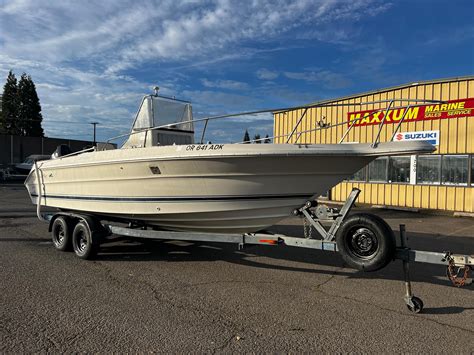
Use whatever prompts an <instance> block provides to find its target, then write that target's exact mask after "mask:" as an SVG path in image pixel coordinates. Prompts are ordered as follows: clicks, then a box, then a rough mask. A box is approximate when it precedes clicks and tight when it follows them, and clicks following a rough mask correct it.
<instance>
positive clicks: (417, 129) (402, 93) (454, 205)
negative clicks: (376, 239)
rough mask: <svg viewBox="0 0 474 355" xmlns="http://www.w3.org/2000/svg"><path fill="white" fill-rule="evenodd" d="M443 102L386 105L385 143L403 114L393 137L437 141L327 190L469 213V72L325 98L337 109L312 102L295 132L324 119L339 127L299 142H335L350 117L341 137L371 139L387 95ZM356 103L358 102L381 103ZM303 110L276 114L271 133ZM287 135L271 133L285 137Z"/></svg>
mask: <svg viewBox="0 0 474 355" xmlns="http://www.w3.org/2000/svg"><path fill="white" fill-rule="evenodd" d="M397 98H404V99H412V100H415V99H418V100H420V99H424V100H442V101H445V102H446V103H443V104H428V105H414V104H413V106H412V107H410V108H409V109H408V110H406V113H405V109H401V108H400V109H396V107H395V106H396V105H398V106H399V105H400V104H399V103H394V104H393V105H392V106H391V107H393V108H394V109H392V110H389V111H388V115H387V119H386V122H385V124H384V125H383V128H382V130H381V135H380V140H381V141H382V142H383V141H390V140H391V139H392V135H393V132H394V130H395V128H396V127H397V125H398V123H399V121H400V118H401V117H402V116H403V114H405V118H404V121H403V123H401V125H400V129H399V131H398V132H399V133H397V134H396V135H395V137H394V140H413V139H423V140H428V141H430V142H431V143H432V144H435V145H436V147H437V150H436V151H435V152H434V153H432V154H429V155H418V156H411V157H410V156H409V157H390V158H388V157H382V158H379V159H377V160H375V161H374V162H372V163H371V164H369V165H368V166H366V167H365V168H363V169H362V170H360V171H359V172H357V173H356V174H354V175H353V176H351V177H348V178H347V180H346V181H344V182H342V183H341V184H339V185H337V186H335V187H334V188H333V189H332V190H331V191H330V192H329V198H330V199H331V200H334V201H344V200H345V199H346V197H347V196H348V194H349V193H350V191H351V189H352V188H354V187H358V188H359V189H361V190H362V192H361V194H360V196H359V199H358V201H359V202H362V203H367V204H372V205H386V206H397V207H409V208H421V209H434V210H446V211H460V212H474V76H467V77H459V78H451V79H441V80H431V81H425V82H416V83H412V84H406V85H400V86H396V87H390V88H386V89H381V90H377V91H372V92H367V93H362V94H356V95H351V96H347V97H342V98H337V99H333V100H326V101H321V102H318V103H324V104H344V106H337V107H319V108H311V109H309V110H308V111H307V113H306V117H305V119H303V120H302V121H301V123H300V125H299V127H298V128H297V130H296V132H295V134H294V135H293V136H292V138H291V140H290V142H292V143H295V142H296V139H298V132H304V131H306V130H311V129H313V128H314V127H318V126H319V127H321V126H324V125H328V126H332V125H334V124H337V123H339V125H338V126H334V127H329V128H326V129H321V130H318V131H314V130H313V131H310V132H306V133H302V134H301V136H300V137H299V139H298V143H323V144H324V143H338V142H339V141H340V139H341V138H342V137H343V135H344V132H345V131H346V130H347V129H348V127H349V122H352V121H355V123H354V125H353V127H352V128H351V130H350V131H349V134H348V135H347V137H346V138H345V139H344V141H345V142H360V143H371V142H372V141H373V140H374V139H375V137H376V135H377V131H378V128H379V124H380V122H381V120H382V119H383V117H384V115H385V113H386V112H385V111H381V112H378V113H375V114H371V113H372V112H373V111H374V110H376V109H385V108H387V107H388V106H389V105H390V104H389V102H390V100H392V99H397ZM384 100H387V101H385V102H382V103H378V104H365V105H359V104H358V103H363V102H374V101H384ZM302 114H303V110H301V109H298V110H293V111H288V112H279V113H275V115H274V118H275V124H274V135H275V136H280V135H284V134H289V133H291V130H292V127H293V126H294V125H295V124H296V122H297V121H298V120H299V118H300V117H301V115H302ZM285 141H286V137H280V138H276V140H275V142H276V143H285Z"/></svg>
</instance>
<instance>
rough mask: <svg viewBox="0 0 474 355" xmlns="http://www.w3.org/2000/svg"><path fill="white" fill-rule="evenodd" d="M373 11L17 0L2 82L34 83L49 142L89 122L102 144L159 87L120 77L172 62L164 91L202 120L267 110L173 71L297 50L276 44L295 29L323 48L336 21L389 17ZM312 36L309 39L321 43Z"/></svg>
mask: <svg viewBox="0 0 474 355" xmlns="http://www.w3.org/2000/svg"><path fill="white" fill-rule="evenodd" d="M377 3H378V2H377V0H353V1H352V2H351V3H348V2H347V1H345V0H298V1H290V0H275V1H271V0H255V1H249V2H237V1H231V0H203V1H181V2H179V1H175V0H160V1H158V0H156V1H140V2H137V1H135V0H102V1H100V2H94V4H93V6H91V5H87V4H85V3H83V2H81V1H72V0H64V1H46V0H44V1H40V0H11V1H8V2H7V3H6V4H2V7H0V46H1V53H0V77H2V78H5V77H6V74H7V72H8V70H10V69H13V70H14V71H15V72H16V74H18V75H19V74H21V73H22V72H24V71H25V72H27V73H28V74H31V75H32V77H33V80H34V81H35V83H36V84H37V87H38V92H39V96H40V99H41V102H42V105H43V116H44V123H45V127H46V128H47V129H46V133H47V134H49V135H68V134H72V132H74V134H76V133H77V134H80V133H81V132H82V131H84V132H86V131H88V130H89V127H88V126H87V122H89V121H88V120H98V119H101V120H102V123H103V126H102V128H99V135H101V134H102V135H103V137H105V136H106V135H107V133H111V129H109V128H107V127H112V126H114V125H115V126H117V127H125V126H128V123H129V122H130V121H131V119H132V117H133V115H134V113H135V110H136V107H137V104H138V102H139V100H140V96H141V95H142V94H143V93H148V92H150V91H151V88H152V87H153V86H154V84H155V83H152V82H146V81H143V80H138V79H135V78H134V77H131V76H130V75H132V74H129V72H128V73H127V74H128V75H123V74H122V73H124V71H125V70H126V69H136V70H138V71H141V73H142V74H143V73H147V74H150V73H152V70H155V69H156V68H160V66H161V65H168V66H169V64H170V63H172V64H173V66H174V68H172V69H174V70H172V72H171V73H169V74H168V75H164V74H163V71H162V72H160V74H158V75H159V77H160V79H159V81H160V82H159V83H157V84H158V85H160V87H161V88H162V89H161V91H160V92H162V93H163V94H165V95H171V96H174V95H176V96H183V95H184V96H185V97H186V96H187V98H191V99H197V100H198V101H199V102H200V105H198V106H197V108H198V112H199V111H202V112H203V113H209V112H211V111H216V112H217V111H218V112H223V111H225V112H228V111H231V110H238V109H245V108H246V107H254V106H255V105H258V104H261V103H262V100H261V99H258V98H256V96H258V95H253V94H252V93H250V94H249V95H245V94H243V93H242V94H241V93H239V94H231V93H223V92H218V91H217V89H224V90H241V91H242V90H248V91H251V90H250V88H249V85H247V84H246V83H244V82H240V81H233V80H214V79H211V78H210V77H209V76H208V77H207V79H203V81H202V84H203V85H204V86H206V87H208V88H211V89H216V91H211V90H205V91H201V92H197V91H196V90H194V89H192V87H190V86H187V85H186V84H182V83H183V81H184V80H185V79H187V78H183V77H182V75H183V74H182V71H181V72H180V71H179V70H178V69H177V68H178V67H179V66H182V67H183V68H185V67H191V66H202V67H208V68H212V67H213V66H214V65H215V64H216V63H218V62H221V61H231V60H232V61H237V60H238V59H239V58H249V57H252V56H255V55H259V54H262V53H265V52H268V51H276V50H280V49H281V48H282V45H281V43H284V45H286V43H291V44H293V43H292V42H291V40H288V41H286V42H284V41H283V42H282V41H275V39H279V38H280V37H279V36H285V35H288V36H290V37H291V39H292V38H293V35H294V33H293V32H294V30H295V29H307V28H312V29H314V30H315V31H316V32H314V33H317V39H318V40H320V41H328V42H331V40H332V38H333V37H334V36H333V35H334V33H331V31H328V28H333V27H334V26H335V25H334V22H335V21H336V20H337V21H347V22H351V21H353V19H355V18H361V17H362V16H364V15H368V16H371V15H372V14H373V13H375V12H377V13H378V12H380V11H384V8H383V6H382V5H377V6H375V5H374V4H377ZM308 33H309V35H308V34H307V36H309V38H311V37H312V36H313V37H314V36H316V35H312V34H311V32H308ZM345 35H346V34H345V33H343V32H341V34H339V35H338V38H340V39H341V40H343V38H344V37H345ZM272 41H273V42H272ZM249 43H254V44H255V43H257V44H262V45H249ZM272 47H273V48H272ZM163 70H166V68H165V69H163ZM277 75H278V73H276V72H272V71H270V70H268V69H265V68H263V69H261V70H260V71H258V72H257V76H258V77H259V78H260V79H263V80H272V79H275V78H276V77H277ZM290 75H292V74H290ZM318 75H319V79H318V80H320V81H322V82H323V83H325V85H334V83H336V85H337V83H339V85H340V84H341V82H343V78H340V77H337V74H335V73H330V72H328V73H324V72H320V73H318ZM156 77H157V75H155V76H154V78H156ZM331 83H333V84H331ZM217 101H219V104H217V103H216V102H217ZM204 103H209V104H208V105H206V106H204ZM48 120H50V121H51V122H53V121H54V122H58V121H65V122H67V121H69V122H72V121H74V122H75V123H77V122H85V124H84V125H83V126H81V125H79V124H77V127H75V128H74V129H71V128H70V127H69V126H67V125H59V124H48ZM71 124H72V123H71ZM108 129H109V130H110V132H109V131H108ZM115 133H116V132H114V134H115Z"/></svg>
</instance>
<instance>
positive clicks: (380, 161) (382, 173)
mask: <svg viewBox="0 0 474 355" xmlns="http://www.w3.org/2000/svg"><path fill="white" fill-rule="evenodd" d="M387 163H388V158H387V157H381V158H377V159H375V160H374V161H373V162H372V163H370V164H369V181H370V182H387Z"/></svg>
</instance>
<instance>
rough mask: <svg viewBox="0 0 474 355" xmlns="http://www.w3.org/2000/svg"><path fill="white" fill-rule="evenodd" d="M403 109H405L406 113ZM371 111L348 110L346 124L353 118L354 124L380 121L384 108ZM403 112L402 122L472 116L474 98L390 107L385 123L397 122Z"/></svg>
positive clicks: (383, 114) (371, 123)
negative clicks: (396, 107) (406, 106)
mask: <svg viewBox="0 0 474 355" xmlns="http://www.w3.org/2000/svg"><path fill="white" fill-rule="evenodd" d="M405 110H407V112H406V114H405ZM373 111H374V110H366V111H357V112H348V113H347V119H348V123H347V124H348V125H350V124H351V123H352V121H353V120H357V121H356V122H355V123H354V126H370V125H376V124H379V123H380V122H382V119H383V118H384V116H385V111H386V110H382V111H378V112H375V113H372V112H373ZM371 113H372V114H371ZM403 114H405V118H404V120H403V122H416V121H424V120H435V119H443V118H457V117H467V116H474V98H468V99H462V100H452V101H447V102H446V103H442V104H427V105H417V106H412V107H410V108H408V109H407V108H405V107H404V108H398V109H390V110H389V111H388V115H387V118H386V119H385V123H397V122H399V121H400V120H401V119H402V117H403Z"/></svg>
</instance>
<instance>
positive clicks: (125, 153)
mask: <svg viewBox="0 0 474 355" xmlns="http://www.w3.org/2000/svg"><path fill="white" fill-rule="evenodd" d="M208 120H209V119H207V121H206V125H207V122H208ZM128 137H129V138H128V140H127V141H126V142H125V144H124V145H123V146H122V148H121V149H115V150H105V151H97V150H94V151H86V152H82V153H81V154H73V155H66V156H62V157H58V158H56V159H52V160H49V161H42V162H37V164H36V166H35V167H34V168H33V169H32V171H31V172H30V175H29V176H28V178H27V179H26V181H25V185H26V187H27V189H28V192H29V194H30V196H31V199H32V202H33V203H34V204H38V203H39V204H40V205H41V206H47V207H55V208H58V209H60V210H64V211H76V212H81V213H86V214H92V215H94V216H96V217H99V218H100V219H103V220H122V221H127V222H135V223H137V224H144V225H151V226H155V227H157V228H160V229H165V230H175V231H194V232H211V233H212V232H215V233H228V232H230V233H233V232H235V233H247V232H255V231H259V230H263V229H265V228H267V227H269V226H271V225H273V224H275V223H277V222H278V221H280V220H281V219H283V218H285V217H287V216H289V215H291V213H292V211H293V210H294V209H295V208H298V207H300V206H302V205H303V204H304V203H305V202H306V201H307V200H311V199H314V198H315V197H317V196H319V195H321V194H324V193H325V192H326V191H327V190H328V189H330V188H331V187H333V186H334V185H336V184H338V183H339V182H341V181H342V180H343V179H344V178H346V177H348V176H350V175H352V174H353V173H355V172H356V171H358V170H359V169H361V168H362V167H364V166H365V165H367V164H368V163H370V162H371V161H372V160H374V159H375V158H377V157H379V156H388V155H411V154H420V153H429V152H432V151H433V150H434V147H433V146H432V145H431V144H429V143H427V142H423V141H414V142H387V143H378V144H374V145H370V144H323V145H321V144H314V145H313V144H312V145H307V144H196V143H194V126H193V121H192V110H191V105H190V104H189V103H187V102H183V101H179V100H174V99H169V98H164V97H161V96H158V95H157V94H155V95H149V96H146V97H145V98H144V99H143V101H142V104H141V106H140V109H139V111H138V113H137V116H136V119H135V122H134V125H133V128H132V131H131V132H130V134H128ZM163 144H167V145H163ZM38 180H39V181H40V184H38Z"/></svg>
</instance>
